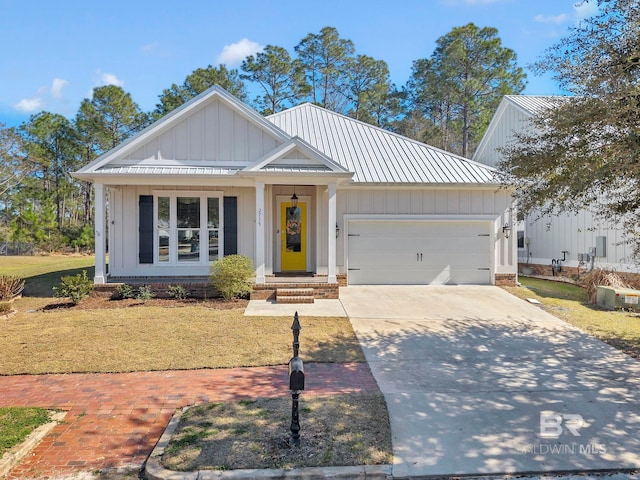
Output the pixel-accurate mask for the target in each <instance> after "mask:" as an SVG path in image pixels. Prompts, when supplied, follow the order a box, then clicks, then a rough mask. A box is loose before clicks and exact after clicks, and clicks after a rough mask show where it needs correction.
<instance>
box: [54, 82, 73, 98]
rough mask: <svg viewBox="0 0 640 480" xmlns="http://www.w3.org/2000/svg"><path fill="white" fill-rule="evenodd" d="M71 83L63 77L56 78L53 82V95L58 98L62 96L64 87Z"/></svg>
mask: <svg viewBox="0 0 640 480" xmlns="http://www.w3.org/2000/svg"><path fill="white" fill-rule="evenodd" d="M67 85H69V82H67V81H66V80H64V79H63V78H54V79H53V83H52V84H51V96H52V97H53V98H56V99H60V98H62V89H63V88H64V87H66V86H67Z"/></svg>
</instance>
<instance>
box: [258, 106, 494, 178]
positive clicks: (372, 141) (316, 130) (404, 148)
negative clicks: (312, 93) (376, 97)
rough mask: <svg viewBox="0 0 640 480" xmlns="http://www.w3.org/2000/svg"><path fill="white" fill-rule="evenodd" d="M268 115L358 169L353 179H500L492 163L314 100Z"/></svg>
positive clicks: (327, 152) (280, 124) (276, 123)
mask: <svg viewBox="0 0 640 480" xmlns="http://www.w3.org/2000/svg"><path fill="white" fill-rule="evenodd" d="M267 118H268V119H269V120H270V121H271V122H273V123H274V124H275V125H276V126H277V127H279V128H281V129H282V130H284V131H285V132H287V133H288V134H289V135H297V136H299V137H301V138H302V139H304V140H305V141H306V142H308V143H310V144H311V145H313V146H314V147H315V148H317V149H318V150H320V151H321V152H323V153H325V154H326V155H327V156H329V157H330V158H332V159H333V160H335V161H336V162H338V163H339V164H341V165H342V166H344V167H345V168H347V169H348V170H350V171H353V172H355V175H354V177H353V182H354V183H378V184H380V183H384V184H393V183H404V184H412V183H434V184H458V183H462V184H465V183H469V184H485V183H497V181H496V180H495V178H494V171H495V170H494V169H493V168H491V167H488V166H486V165H483V164H480V163H477V162H473V161H471V160H468V159H466V158H463V157H460V156H457V155H454V154H451V153H448V152H445V151H443V150H440V149H437V148H435V147H431V146H429V145H426V144H424V143H420V142H417V141H415V140H411V139H409V138H406V137H403V136H401V135H398V134H396V133H393V132H389V131H387V130H383V129H381V128H378V127H375V126H373V125H369V124H366V123H363V122H360V121H358V120H354V119H352V118H349V117H345V116H344V115H340V114H338V113H335V112H331V111H329V110H325V109H323V108H321V107H318V106H316V105H312V104H309V103H306V104H303V105H299V106H297V107H294V108H292V109H289V110H285V111H283V112H279V113H276V114H274V115H271V116H270V117H267Z"/></svg>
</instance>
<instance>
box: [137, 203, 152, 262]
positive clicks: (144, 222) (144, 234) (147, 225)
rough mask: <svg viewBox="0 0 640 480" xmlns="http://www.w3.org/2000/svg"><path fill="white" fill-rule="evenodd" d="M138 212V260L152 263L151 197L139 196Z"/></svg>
mask: <svg viewBox="0 0 640 480" xmlns="http://www.w3.org/2000/svg"><path fill="white" fill-rule="evenodd" d="M138 211H139V216H138V218H139V222H140V225H139V227H138V238H139V248H138V251H139V253H138V259H139V261H140V263H153V195H140V198H139V200H138Z"/></svg>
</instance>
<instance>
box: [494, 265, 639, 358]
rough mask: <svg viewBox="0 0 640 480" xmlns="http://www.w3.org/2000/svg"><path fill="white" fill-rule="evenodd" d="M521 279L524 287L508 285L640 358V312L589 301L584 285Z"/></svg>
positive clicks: (554, 312)
mask: <svg viewBox="0 0 640 480" xmlns="http://www.w3.org/2000/svg"><path fill="white" fill-rule="evenodd" d="M519 280H520V283H521V284H522V286H521V287H506V288H505V289H506V290H507V291H509V292H511V293H512V294H514V295H516V296H518V297H520V298H523V299H526V298H535V299H537V300H539V301H540V302H541V303H542V305H543V308H544V309H545V310H547V311H548V312H549V313H551V314H552V315H555V316H556V317H558V318H561V319H562V320H564V321H566V322H567V323H570V324H571V325H575V326H576V327H578V328H580V329H582V330H584V331H586V332H588V333H590V334H591V335H593V336H594V337H596V338H599V339H600V340H603V341H604V342H607V343H608V344H610V345H612V346H614V347H616V348H619V349H621V350H623V351H625V352H626V353H627V354H629V355H631V356H633V357H636V358H640V315H638V314H635V313H629V312H622V311H609V310H604V309H601V308H599V307H597V306H595V305H590V304H589V303H588V302H587V300H586V292H585V290H584V289H583V288H582V287H578V286H575V285H571V284H567V283H561V282H554V281H550V280H542V279H537V278H530V277H520V279H519Z"/></svg>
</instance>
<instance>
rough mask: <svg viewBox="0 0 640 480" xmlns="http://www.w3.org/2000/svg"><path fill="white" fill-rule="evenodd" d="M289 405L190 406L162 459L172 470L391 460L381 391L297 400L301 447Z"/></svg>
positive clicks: (275, 402)
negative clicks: (291, 442) (294, 434)
mask: <svg viewBox="0 0 640 480" xmlns="http://www.w3.org/2000/svg"><path fill="white" fill-rule="evenodd" d="M290 421H291V400H290V399H286V398H277V399H276V398H272V399H259V400H256V401H246V400H245V401H238V402H228V403H213V404H209V405H201V406H197V407H193V408H190V409H189V410H188V411H187V412H186V413H185V414H184V415H183V416H182V418H181V420H180V424H179V425H178V428H177V430H176V432H175V433H174V435H173V437H172V439H171V442H170V443H169V445H168V446H167V449H166V450H165V453H164V455H163V457H162V463H163V465H164V466H165V467H166V468H168V469H171V470H178V471H192V470H196V469H199V470H231V469H247V468H250V469H253V468H284V469H291V468H301V467H320V466H348V465H376V464H389V463H391V462H392V458H393V455H392V448H391V428H390V425H389V420H388V415H387V407H386V403H385V401H384V397H383V396H382V395H381V394H369V395H334V396H322V397H310V398H305V396H304V394H303V395H302V396H301V400H300V423H301V430H300V437H301V442H300V446H299V447H292V446H290V445H289V443H288V441H287V440H288V438H289V437H290V435H291V432H290V431H289V425H290Z"/></svg>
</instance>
